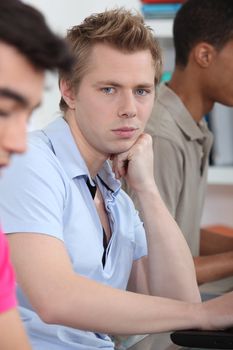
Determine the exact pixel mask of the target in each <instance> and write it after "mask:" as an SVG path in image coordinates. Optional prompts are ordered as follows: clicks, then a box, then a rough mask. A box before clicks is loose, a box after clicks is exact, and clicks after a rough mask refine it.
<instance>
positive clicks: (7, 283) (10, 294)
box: [0, 229, 17, 313]
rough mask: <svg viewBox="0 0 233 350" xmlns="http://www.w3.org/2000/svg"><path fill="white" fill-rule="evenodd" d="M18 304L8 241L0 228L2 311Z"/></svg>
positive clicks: (0, 300) (0, 309) (0, 296)
mask: <svg viewBox="0 0 233 350" xmlns="http://www.w3.org/2000/svg"><path fill="white" fill-rule="evenodd" d="M16 305H17V302H16V295H15V275H14V271H13V268H12V265H11V262H10V258H9V247H8V243H7V240H6V237H5V236H4V234H3V233H2V231H1V229H0V313H2V312H4V311H7V310H9V309H12V308H14V307H15V306H16Z"/></svg>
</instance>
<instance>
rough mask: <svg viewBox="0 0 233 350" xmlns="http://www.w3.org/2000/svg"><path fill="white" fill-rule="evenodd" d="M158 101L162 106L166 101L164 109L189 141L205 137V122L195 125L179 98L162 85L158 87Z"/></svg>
mask: <svg viewBox="0 0 233 350" xmlns="http://www.w3.org/2000/svg"><path fill="white" fill-rule="evenodd" d="M158 101H159V102H160V103H161V104H163V101H166V108H167V109H168V110H169V112H170V113H171V115H172V117H173V118H174V120H175V122H176V123H177V125H178V126H179V128H180V129H181V130H182V131H183V133H184V134H185V135H186V136H187V137H188V138H189V139H190V140H192V141H193V140H203V139H204V138H205V137H206V134H207V132H208V127H207V125H206V122H205V121H204V120H202V121H200V122H199V123H198V124H197V123H196V122H195V120H194V119H193V118H192V116H191V114H190V113H189V111H188V110H187V108H186V107H185V105H184V104H183V102H182V101H181V99H180V98H179V96H178V95H177V94H176V93H174V92H173V91H172V89H170V88H169V87H168V86H167V85H166V84H164V83H163V84H161V85H160V88H159V91H158Z"/></svg>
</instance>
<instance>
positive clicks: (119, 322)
mask: <svg viewBox="0 0 233 350" xmlns="http://www.w3.org/2000/svg"><path fill="white" fill-rule="evenodd" d="M9 241H10V244H11V251H12V260H13V264H14V266H15V269H16V274H17V279H18V282H19V284H20V286H21V288H22V289H23V291H24V293H25V294H26V296H27V298H28V299H29V301H30V303H31V304H32V306H33V308H34V309H35V311H36V312H37V313H38V315H39V316H40V317H41V319H42V320H43V321H44V322H47V323H52V324H61V325H65V326H70V327H73V328H79V329H84V330H90V331H95V332H104V333H110V334H142V333H148V332H151V333H153V332H160V331H166V330H172V329H179V328H190V327H198V322H200V321H198V320H197V318H196V316H195V315H196V313H195V312H194V307H195V305H193V304H188V303H184V302H180V301H175V300H170V299H165V298H160V297H152V296H145V295H141V294H136V293H131V292H125V291H121V290H118V289H114V288H111V287H108V286H106V285H102V284H100V283H97V282H95V281H92V280H90V279H88V278H86V277H83V276H80V275H78V274H76V273H75V272H74V271H73V268H72V266H71V263H70V259H69V257H68V255H67V252H66V250H65V247H64V245H63V242H62V241H60V240H58V239H56V238H53V237H50V236H47V235H42V234H35V233H33V234H30V233H25V234H24V233H17V234H10V235H9ZM19 246H20V249H18V247H19ZM35 276H36V277H35ZM51 300H52V301H53V302H52V303H51Z"/></svg>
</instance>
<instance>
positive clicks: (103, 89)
mask: <svg viewBox="0 0 233 350" xmlns="http://www.w3.org/2000/svg"><path fill="white" fill-rule="evenodd" d="M102 91H103V92H104V93H105V94H107V95H110V94H113V93H114V88H113V87H105V88H102Z"/></svg>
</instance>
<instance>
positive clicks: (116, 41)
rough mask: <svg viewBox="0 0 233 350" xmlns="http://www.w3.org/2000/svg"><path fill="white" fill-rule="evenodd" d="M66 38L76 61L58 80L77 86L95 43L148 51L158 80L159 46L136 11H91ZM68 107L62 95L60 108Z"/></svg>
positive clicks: (63, 109)
mask: <svg viewBox="0 0 233 350" xmlns="http://www.w3.org/2000/svg"><path fill="white" fill-rule="evenodd" d="M66 40H67V42H68V43H69V45H70V47H71V51H72V53H73V54H74V57H75V62H74V65H73V71H72V73H71V74H69V75H64V74H61V75H60V79H66V80H67V81H69V83H70V85H71V86H73V87H75V88H76V89H77V88H78V86H79V84H80V81H81V80H82V78H83V76H84V74H85V72H86V71H87V69H88V68H89V62H90V61H89V60H88V58H89V57H90V54H91V52H92V49H93V47H94V45H96V44H98V43H103V44H106V45H109V46H111V47H113V48H116V49H118V50H120V51H122V52H126V53H132V52H137V51H140V50H149V51H150V52H151V56H152V60H153V63H154V67H155V85H157V83H158V81H159V79H160V75H161V67H162V59H161V52H160V46H159V44H158V42H157V40H156V39H155V37H154V34H153V31H152V29H151V28H150V27H148V26H147V25H146V24H145V22H144V19H143V17H142V16H141V15H140V14H138V13H137V12H136V13H134V12H132V11H129V10H126V9H124V8H116V9H112V10H106V11H104V12H101V13H95V14H92V15H90V16H89V17H87V18H86V19H85V20H84V21H83V22H82V23H81V24H80V25H77V26H74V27H73V28H71V29H70V30H69V31H68V34H67V38H66ZM67 108H68V107H67V104H66V102H65V100H64V99H63V98H62V97H61V100H60V109H61V110H62V111H63V112H66V110H67Z"/></svg>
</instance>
